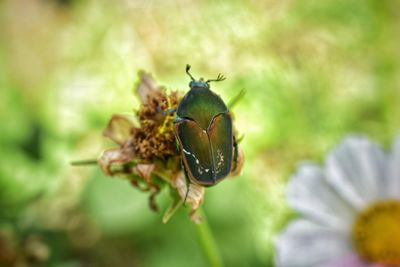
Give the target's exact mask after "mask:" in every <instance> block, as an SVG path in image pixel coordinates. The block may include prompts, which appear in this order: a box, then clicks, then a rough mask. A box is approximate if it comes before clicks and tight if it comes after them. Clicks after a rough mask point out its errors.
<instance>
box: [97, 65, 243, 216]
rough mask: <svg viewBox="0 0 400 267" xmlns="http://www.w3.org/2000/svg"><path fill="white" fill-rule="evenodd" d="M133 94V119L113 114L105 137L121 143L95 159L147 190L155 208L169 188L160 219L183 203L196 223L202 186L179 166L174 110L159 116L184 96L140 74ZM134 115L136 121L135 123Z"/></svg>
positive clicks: (240, 161)
mask: <svg viewBox="0 0 400 267" xmlns="http://www.w3.org/2000/svg"><path fill="white" fill-rule="evenodd" d="M139 79H140V80H139V83H138V84H137V87H136V93H137V95H138V96H139V98H140V101H141V106H140V108H139V110H138V111H137V112H136V114H135V115H136V116H135V118H131V117H129V116H126V115H113V116H112V118H111V120H110V122H109V124H108V126H107V128H106V129H105V130H104V136H106V137H108V138H110V139H111V140H113V141H114V142H115V143H117V144H118V145H119V147H118V148H111V149H108V150H106V151H104V152H103V153H102V154H101V155H100V157H99V158H98V160H97V162H98V164H99V165H100V167H101V169H102V170H103V171H104V173H105V174H107V175H109V176H115V175H118V176H124V177H126V178H128V179H129V180H130V182H131V184H132V185H133V186H135V187H137V188H139V189H140V190H143V191H148V192H150V197H149V201H150V207H151V208H152V209H153V210H157V205H156V202H155V196H156V195H157V194H158V193H159V192H160V190H161V188H163V187H165V186H167V187H169V188H170V189H171V196H172V198H173V201H172V204H171V206H170V208H169V209H168V210H167V211H166V213H165V215H164V218H163V221H164V222H166V221H168V219H169V218H170V217H171V216H172V214H173V213H174V212H175V211H176V209H177V208H178V207H179V206H180V204H182V203H183V202H185V203H187V204H189V205H190V206H191V208H192V211H191V213H190V217H191V219H192V220H193V221H195V222H199V221H200V217H199V216H197V215H196V213H195V212H196V210H197V209H198V208H199V207H200V205H201V203H202V201H203V197H204V188H203V187H202V186H199V185H195V184H190V183H188V181H187V178H186V177H185V174H184V171H183V170H182V164H181V154H180V152H179V150H178V147H177V143H176V139H175V133H174V124H173V121H174V118H175V113H174V112H171V113H169V114H167V115H166V114H163V113H162V112H160V110H175V109H176V108H177V106H178V104H179V102H180V100H181V98H182V95H180V94H179V93H178V92H176V91H173V92H170V93H168V92H167V90H166V89H165V88H164V87H162V86H158V85H157V84H156V82H155V81H154V79H153V78H152V76H151V75H150V74H148V73H146V72H143V71H141V72H139ZM135 119H136V123H135ZM238 155H239V158H238V160H237V163H236V164H234V166H235V169H234V170H232V173H235V174H238V173H239V172H240V169H241V166H242V164H243V153H241V151H240V152H239V154H238Z"/></svg>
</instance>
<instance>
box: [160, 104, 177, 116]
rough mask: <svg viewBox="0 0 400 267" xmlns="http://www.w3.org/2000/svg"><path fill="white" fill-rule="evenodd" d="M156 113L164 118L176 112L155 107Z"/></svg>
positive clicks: (174, 109) (171, 109) (172, 109)
mask: <svg viewBox="0 0 400 267" xmlns="http://www.w3.org/2000/svg"><path fill="white" fill-rule="evenodd" d="M157 112H158V113H160V114H162V115H164V116H167V115H169V114H171V113H174V112H176V108H170V109H167V110H162V109H161V108H160V106H157Z"/></svg>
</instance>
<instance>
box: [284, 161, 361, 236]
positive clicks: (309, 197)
mask: <svg viewBox="0 0 400 267" xmlns="http://www.w3.org/2000/svg"><path fill="white" fill-rule="evenodd" d="M287 198H288V201H289V204H290V205H291V207H292V208H293V209H295V210H297V211H299V212H301V213H302V214H304V215H305V216H307V217H308V218H310V219H312V220H314V221H316V222H319V223H321V224H322V225H326V226H331V227H333V228H335V229H342V230H346V229H348V228H349V225H350V224H351V222H352V220H353V218H354V213H355V211H354V210H353V209H352V208H351V207H350V206H349V205H348V204H346V203H345V202H344V201H343V200H342V199H341V198H340V196H339V195H338V194H337V193H336V192H335V191H334V190H333V189H332V188H331V187H330V185H329V184H328V183H327V182H326V179H325V177H324V175H323V173H322V171H321V169H320V168H319V167H318V166H316V165H314V164H310V163H308V164H303V165H301V166H300V167H299V168H298V170H297V172H296V173H295V174H294V176H293V177H292V178H291V180H290V182H289V184H288V189H287Z"/></svg>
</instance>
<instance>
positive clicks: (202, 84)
mask: <svg viewBox="0 0 400 267" xmlns="http://www.w3.org/2000/svg"><path fill="white" fill-rule="evenodd" d="M189 70H190V65H189V64H187V65H186V73H187V75H189V77H190V79H191V81H190V83H189V87H190V89H192V88H194V87H197V88H203V89H210V82H219V81H223V80H225V79H226V78H225V77H224V76H223V75H221V74H218V77H217V79H213V80H207V81H205V80H204V79H203V78H200V80H196V79H195V78H193V76H192V74H190V72H189Z"/></svg>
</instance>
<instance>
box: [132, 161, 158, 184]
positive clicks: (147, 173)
mask: <svg viewBox="0 0 400 267" xmlns="http://www.w3.org/2000/svg"><path fill="white" fill-rule="evenodd" d="M154 167H155V165H154V164H143V163H138V164H137V165H136V166H135V167H133V172H134V173H135V174H136V175H138V176H139V177H142V178H143V180H145V181H146V183H151V173H152V172H153V170H154Z"/></svg>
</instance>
